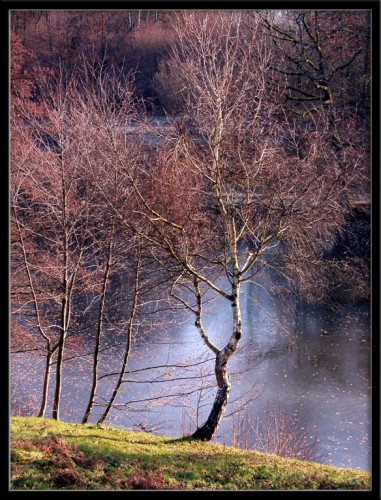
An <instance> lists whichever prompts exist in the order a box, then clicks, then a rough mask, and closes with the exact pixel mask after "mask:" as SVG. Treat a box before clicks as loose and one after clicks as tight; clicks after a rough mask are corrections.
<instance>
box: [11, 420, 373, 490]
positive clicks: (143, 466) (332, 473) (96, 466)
mask: <svg viewBox="0 0 381 500" xmlns="http://www.w3.org/2000/svg"><path fill="white" fill-rule="evenodd" d="M10 475H11V489H12V490H31V489H36V490H49V489H75V490H125V489H127V490H128V489H148V490H150V489H159V490H160V489H161V490H166V489H172V490H182V489H188V490H189V489H190V490H195V489H199V490H245V489H249V490H305V489H309V490H311V489H324V490H331V489H332V490H333V489H334V490H337V489H342V490H349V489H350V490H368V489H369V488H370V477H369V474H367V473H365V472H362V471H356V470H348V469H337V468H335V467H331V466H325V465H318V464H315V463H312V462H302V461H298V460H289V459H283V458H280V457H277V456H274V455H264V454H261V453H257V452H255V451H244V450H239V449H236V448H232V447H226V446H223V445H217V444H210V443H201V442H195V441H188V440H180V439H170V438H166V437H161V436H160V437H158V436H153V435H151V434H147V433H142V432H138V433H137V432H130V431H125V430H119V429H114V428H112V427H107V426H96V425H76V424H68V423H65V422H55V421H53V420H50V419H39V418H21V417H14V418H12V419H11V473H10Z"/></svg>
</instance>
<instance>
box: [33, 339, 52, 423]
mask: <svg viewBox="0 0 381 500" xmlns="http://www.w3.org/2000/svg"><path fill="white" fill-rule="evenodd" d="M55 351H56V350H55V349H53V350H52V351H50V350H49V351H48V354H47V356H46V364H45V375H44V383H43V388H42V401H41V406H40V411H39V412H38V415H37V416H38V417H44V416H45V411H46V404H47V400H48V392H49V382H50V373H51V367H52V357H53V355H54V353H55Z"/></svg>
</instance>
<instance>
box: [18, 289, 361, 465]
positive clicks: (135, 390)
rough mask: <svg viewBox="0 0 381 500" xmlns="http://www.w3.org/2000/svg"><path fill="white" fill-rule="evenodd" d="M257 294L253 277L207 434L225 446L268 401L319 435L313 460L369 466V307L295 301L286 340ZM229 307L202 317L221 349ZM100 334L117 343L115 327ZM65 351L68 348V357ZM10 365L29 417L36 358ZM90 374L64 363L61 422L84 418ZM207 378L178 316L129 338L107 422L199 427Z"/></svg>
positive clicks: (194, 336) (37, 375)
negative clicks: (221, 409)
mask: <svg viewBox="0 0 381 500" xmlns="http://www.w3.org/2000/svg"><path fill="white" fill-rule="evenodd" d="M256 293H257V292H255V290H254V288H253V287H252V285H251V284H247V286H246V287H245V288H244V289H243V295H242V300H241V307H242V319H243V328H244V334H243V338H242V342H241V344H240V347H239V350H238V351H237V353H236V354H235V355H234V357H233V358H232V360H231V363H230V373H231V381H232V392H231V395H230V400H229V405H228V408H227V411H226V418H225V419H224V420H223V423H222V425H221V427H220V429H219V432H218V435H217V436H216V437H215V438H214V441H217V442H220V443H225V444H227V445H229V444H231V443H232V442H234V429H237V425H238V424H237V422H238V421H239V418H240V416H241V418H243V416H246V417H247V418H248V419H249V421H251V422H253V421H255V418H256V417H257V416H258V415H262V416H263V415H265V412H266V411H267V410H268V409H269V407H273V408H275V407H276V408H278V410H279V412H281V413H282V412H283V413H285V412H286V413H287V415H288V416H289V417H290V418H291V419H292V420H293V423H294V424H295V426H296V428H297V429H298V430H299V431H300V432H302V431H304V432H305V433H306V434H307V435H309V434H310V435H311V437H312V436H317V439H318V448H319V453H318V455H319V456H318V458H316V459H317V460H318V461H320V462H322V463H327V464H332V465H335V466H339V467H350V468H359V469H363V470H368V471H369V470H371V463H370V385H371V382H370V380H371V379H370V318H369V307H368V306H367V305H360V306H345V307H343V308H342V309H340V311H335V312H332V311H329V310H327V309H324V308H319V309H316V308H311V307H309V306H299V307H298V308H297V310H296V311H294V312H293V313H292V316H293V320H294V321H293V322H292V325H293V327H292V332H291V333H292V336H291V337H289V336H288V335H286V334H285V333H282V329H279V328H278V326H279V325H277V322H276V321H275V318H274V317H273V314H272V312H271V308H270V306H269V307H267V306H266V304H264V302H263V301H262V305H261V306H259V305H257V304H256V303H255V302H254V301H253V298H257V296H256ZM229 307H230V305H228V306H227V305H226V304H224V302H223V300H219V299H218V300H216V301H215V302H214V305H213V307H212V308H211V309H210V311H209V312H208V314H207V317H206V319H205V327H206V329H207V331H208V332H209V334H210V337H211V339H212V340H213V342H215V343H216V344H217V345H218V346H222V345H223V344H224V342H226V341H227V339H228V336H229V327H230V325H231V319H230V317H229ZM105 341H106V339H105ZM107 341H108V342H109V343H110V345H111V344H113V343H115V341H116V339H115V338H113V335H112V333H110V334H109V335H108V336H107ZM71 355H72V353H70V350H68V351H67V357H69V358H70V357H71ZM122 356H123V344H122V345H120V346H119V347H114V348H110V349H107V350H105V351H103V352H102V357H101V371H100V375H102V374H107V373H112V372H117V371H118V369H119V367H120V363H121V359H122ZM164 365H165V366H164ZM185 365H189V366H187V367H184V366H185ZM150 367H151V368H150ZM152 367H156V368H152ZM142 368H147V369H146V370H145V369H144V370H142ZM11 370H12V371H11V399H12V413H13V414H22V415H28V414H35V408H36V407H37V406H38V402H39V397H40V393H41V381H42V373H43V358H42V357H41V358H40V357H37V356H35V355H32V354H17V355H13V356H12V357H11ZM136 370H140V371H136ZM90 371H91V356H88V357H85V358H74V359H71V360H69V361H67V362H66V363H65V369H64V383H63V388H62V409H61V415H60V417H61V419H62V420H66V421H71V422H80V421H81V419H82V416H83V413H84V409H85V406H86V404H87V402H88V397H89V387H90V383H89V374H90ZM211 375H213V360H212V359H211V355H210V351H208V350H207V349H206V348H205V346H204V345H203V343H202V341H201V339H200V338H199V336H198V332H197V330H196V328H195V327H194V326H193V322H189V323H186V322H182V321H180V319H179V321H178V322H176V323H175V324H174V325H172V327H171V328H168V329H166V330H164V329H163V328H161V327H158V328H157V329H156V330H154V331H153V332H152V333H150V335H149V337H148V338H145V339H137V340H136V341H135V342H134V343H133V346H132V352H131V358H130V362H129V373H128V374H126V376H125V379H126V382H125V383H124V384H123V385H122V389H121V391H120V394H119V397H118V399H117V404H118V405H120V406H116V407H115V408H114V409H113V410H112V411H111V413H110V416H109V418H108V420H107V422H106V423H108V424H110V425H114V426H119V427H128V428H136V429H139V428H141V429H150V430H154V431H155V432H157V433H158V434H164V435H168V436H178V435H180V434H183V433H186V432H189V431H193V430H194V429H195V425H196V422H197V421H198V423H199V424H201V423H202V422H203V421H204V419H205V418H206V417H207V415H208V412H209V409H210V403H211V402H212V401H213V398H214V394H215V389H214V385H213V376H211ZM115 381H116V378H115V377H112V376H111V377H106V378H103V379H102V380H100V382H99V390H98V399H97V402H98V403H99V404H103V403H104V402H105V401H106V400H107V398H108V397H109V396H110V394H111V391H112V388H113V384H114V383H115ZM51 385H53V380H52V384H51ZM209 385H210V387H209ZM52 389H53V388H52V387H51V391H50V394H51V397H50V401H51V399H52ZM150 398H151V399H150ZM152 398H154V399H152ZM243 402H246V406H245V407H244V408H243V409H241V410H240V413H239V415H238V416H237V414H236V415H230V414H231V413H232V412H233V411H234V410H237V409H238V408H239V406H240V405H241V404H242V403H243ZM269 405H270V406H269ZM102 411H103V408H102V406H97V407H95V409H94V411H93V414H92V416H91V418H90V422H94V423H95V422H97V419H98V418H99V416H100V415H101V412H102ZM50 415H51V406H50V407H48V410H47V416H50ZM234 426H235V427H234Z"/></svg>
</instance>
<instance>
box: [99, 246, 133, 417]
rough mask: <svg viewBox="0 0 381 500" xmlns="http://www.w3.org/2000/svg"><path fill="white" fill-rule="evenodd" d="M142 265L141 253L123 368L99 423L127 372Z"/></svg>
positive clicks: (112, 401) (108, 411)
mask: <svg viewBox="0 0 381 500" xmlns="http://www.w3.org/2000/svg"><path fill="white" fill-rule="evenodd" d="M140 266H141V257H140V254H139V259H138V262H137V263H136V269H135V279H134V295H133V298H132V304H131V310H130V316H129V319H128V331H127V339H126V349H125V352H124V358H123V363H122V367H121V370H120V373H119V377H118V381H117V383H116V385H115V389H114V392H113V393H112V396H111V398H110V400H109V402H108V403H107V406H106V409H105V411H104V412H103V415H102V416H101V418H100V419H99V420H98V424H101V423H102V422H104V421H105V420H106V418H107V416H108V414H109V413H110V410H111V408H112V405H113V404H114V401H115V399H116V397H117V395H118V392H119V389H120V386H121V385H122V382H123V377H124V374H125V373H126V369H127V363H128V358H129V355H130V350H131V337H132V330H133V323H134V318H135V315H136V309H137V305H138V295H139V273H140Z"/></svg>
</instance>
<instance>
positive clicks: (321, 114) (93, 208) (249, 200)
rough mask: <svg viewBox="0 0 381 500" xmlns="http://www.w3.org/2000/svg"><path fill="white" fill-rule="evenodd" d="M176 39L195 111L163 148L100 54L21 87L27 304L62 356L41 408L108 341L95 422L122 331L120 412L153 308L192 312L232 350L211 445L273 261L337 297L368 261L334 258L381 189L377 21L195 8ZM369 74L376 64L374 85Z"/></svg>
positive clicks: (18, 242) (20, 232)
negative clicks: (215, 312)
mask: <svg viewBox="0 0 381 500" xmlns="http://www.w3.org/2000/svg"><path fill="white" fill-rule="evenodd" d="M350 16H352V17H351V19H352V21H351V22H352V24H350V19H349V17H350ZM90 17H91V16H90ZM347 17H348V19H347ZM156 21H157V19H156V20H155V22H156ZM46 22H47V21H46ZM359 27H360V28H361V30H359V29H357V28H359ZM171 33H172V35H171V36H172V43H171V47H170V50H169V52H168V54H167V56H166V60H165V64H163V65H161V66H160V68H158V69H159V73H158V75H157V82H161V85H162V86H164V87H165V82H166V81H168V71H175V72H176V73H175V75H174V78H175V81H176V84H175V85H173V86H172V87H171V88H169V89H168V90H169V92H176V95H173V96H172V98H168V99H167V100H166V102H167V103H170V102H171V99H172V102H174V101H176V102H177V103H179V106H177V109H181V113H182V116H181V117H177V118H176V119H175V120H174V119H173V118H172V120H173V121H175V122H176V123H177V125H176V126H174V127H170V128H168V131H167V132H165V131H164V132H162V133H161V137H160V138H159V140H157V141H153V142H151V143H150V141H147V140H145V139H144V135H143V136H142V135H139V134H137V133H131V131H133V130H134V127H135V128H136V124H137V123H139V124H140V127H141V128H143V129H144V130H145V131H146V132H147V134H148V135H149V134H151V135H152V134H153V132H152V131H151V132H150V126H149V122H148V120H146V117H145V116H144V114H143V112H142V107H141V106H140V105H138V103H137V100H136V95H135V94H134V86H133V78H134V75H133V74H132V73H128V74H127V76H126V73H125V71H124V69H123V68H122V69H120V68H119V69H118V68H117V67H116V66H112V67H111V66H110V65H109V66H107V65H105V64H102V63H101V64H99V63H97V61H96V60H95V59H94V58H93V59H89V58H88V57H85V58H84V59H83V60H82V61H81V62H80V63H79V64H78V65H77V67H76V68H75V70H74V71H71V72H69V71H67V70H66V71H64V70H63V68H62V67H61V70H60V71H56V72H55V73H54V72H49V71H43V70H41V71H40V72H39V75H38V85H37V88H35V89H33V92H35V94H34V95H32V90H31V89H30V86H29V84H28V87H27V90H28V91H27V92H25V91H24V92H21V90H20V87H18V86H16V88H14V89H13V97H12V101H13V107H12V117H11V118H12V158H11V224H12V226H11V227H12V241H11V244H12V260H11V272H12V303H13V304H14V307H13V311H12V312H13V315H14V316H15V317H16V316H17V315H19V314H21V313H23V314H28V315H29V318H30V320H31V333H32V335H33V338H34V339H35V346H36V347H37V348H38V349H40V350H43V352H44V353H45V357H46V370H45V378H44V384H43V394H42V401H41V407H40V411H39V413H38V414H39V415H40V416H42V415H44V414H45V410H46V404H47V397H48V388H49V383H50V378H51V373H52V370H53V365H54V374H55V377H54V378H55V380H54V387H55V392H54V401H53V413H52V416H53V418H56V419H58V418H59V408H60V401H61V388H62V373H63V372H62V370H63V364H64V362H65V346H66V345H67V343H68V342H70V338H81V336H83V337H84V336H85V335H89V334H90V332H91V335H90V338H93V339H94V348H93V351H92V368H91V373H92V384H91V390H90V394H89V400H88V404H87V408H86V409H85V411H84V416H83V422H87V421H88V419H89V416H90V414H91V412H92V411H93V408H94V405H95V404H97V389H98V383H99V381H100V377H99V373H98V367H99V356H100V351H101V349H102V339H103V335H104V332H105V331H106V330H107V329H109V328H115V329H119V330H120V332H121V335H123V343H124V351H123V352H124V354H123V359H122V362H121V366H120V369H119V371H118V372H117V374H116V375H117V376H116V381H115V386H114V390H113V391H112V394H111V396H110V399H109V401H107V402H106V403H105V404H104V412H103V414H102V416H101V417H100V421H101V422H102V421H104V420H105V419H106V418H107V416H108V414H109V412H110V410H111V408H112V407H113V405H115V400H116V398H117V395H118V391H119V389H120V387H121V385H122V383H123V381H124V377H125V374H126V371H127V363H128V358H129V353H130V350H131V343H132V339H133V336H134V335H136V334H137V331H138V326H139V324H140V322H141V321H144V320H145V318H146V316H145V312H146V313H147V314H148V311H152V304H153V303H155V304H156V305H157V304H158V303H159V302H160V301H166V302H167V303H168V304H171V305H172V306H171V307H174V304H177V305H178V306H181V307H182V308H184V309H185V310H186V311H187V312H188V313H189V314H190V315H191V316H192V317H193V322H194V325H195V329H194V330H195V331H194V334H195V335H197V334H198V335H199V338H200V340H201V341H203V343H204V345H205V347H206V349H207V350H208V351H209V353H210V357H211V358H212V359H214V375H215V385H216V388H217V391H216V395H215V399H214V402H213V404H212V405H211V408H210V412H209V416H208V418H207V419H206V420H205V422H203V423H201V424H200V425H198V426H197V429H196V430H195V431H194V432H193V434H192V437H193V438H197V439H204V440H209V439H211V438H212V436H213V435H214V434H215V432H216V430H217V429H218V426H219V423H220V421H221V419H222V417H223V415H224V412H225V409H226V406H227V403H228V398H229V393H230V390H231V382H230V377H229V371H228V365H229V360H230V358H231V357H232V356H233V355H234V354H235V353H236V351H237V349H239V345H240V341H241V338H242V337H243V336H244V335H245V332H244V331H243V328H242V318H241V308H240V297H241V290H242V286H243V285H244V284H245V283H247V282H251V283H253V284H255V285H256V286H258V287H261V286H262V285H261V281H260V278H261V275H262V274H263V273H264V272H265V271H266V272H268V271H269V270H270V271H271V272H273V273H276V274H277V275H278V276H279V279H280V280H281V282H282V283H283V284H284V290H286V291H287V294H286V295H287V297H288V298H289V300H291V298H294V299H295V298H296V297H299V298H302V299H311V300H313V299H320V298H321V297H322V296H323V294H324V291H325V290H326V289H327V286H328V284H329V280H330V279H331V278H332V275H333V274H335V273H336V275H337V276H338V277H340V278H342V277H343V276H344V277H345V276H347V275H348V270H349V269H352V268H353V265H352V264H353V262H352V261H351V260H350V259H346V260H345V259H341V260H337V259H331V260H330V261H329V262H328V261H327V260H326V259H325V258H324V257H325V252H326V250H327V248H330V247H331V246H332V244H334V243H335V242H336V241H337V240H338V238H339V237H340V235H341V233H342V232H343V230H344V228H345V224H346V221H347V217H348V215H349V214H350V213H351V206H352V204H353V200H354V199H355V197H356V196H358V194H359V193H361V194H363V193H365V194H366V192H367V191H366V189H367V186H366V182H367V176H368V171H367V168H368V164H369V140H368V139H369V138H368V134H369V130H368V123H367V113H366V112H364V108H363V106H365V103H368V99H369V97H368V94H369V85H368V82H367V78H368V72H369V60H368V59H369V53H368V52H369V45H367V44H368V37H369V21H368V20H367V14H366V13H362V12H359V13H348V12H342V13H340V12H333V13H329V12H317V13H312V12H308V13H299V12H298V13H285V12H281V13H279V12H278V13H274V14H270V13H261V12H234V11H233V12H211V13H201V12H187V13H181V14H180V15H178V16H177V17H176V19H175V22H173V24H172V28H171ZM340 37H341V38H340ZM361 37H363V38H361ZM338 39H340V40H341V41H342V42H343V48H342V50H341V52H340V54H338V55H337V54H336V52H334V46H336V43H337V40H338ZM360 39H361V40H363V42H361V48H362V50H363V52H364V53H363V54H362V52H361V53H360V51H359V42H360ZM344 42H345V43H344ZM13 43H14V47H15V48H16V49H17V48H19V52H18V53H19V54H21V55H20V57H21V59H22V50H21V48H20V45H19V42H17V40H16V39H15V40H14V42H13ZM360 54H362V58H361V61H360ZM101 55H102V58H103V59H101V61H104V57H105V54H104V53H103V54H101ZM21 66H22V65H21ZM21 66H20V67H21ZM353 68H355V69H356V71H360V72H362V74H363V79H362V81H361V84H360V85H359V86H358V87H356V92H357V91H358V93H357V94H356V95H354V94H355V93H354V92H352V83H353V80H351V78H353V75H352V73H351V71H352V70H353ZM14 70H15V74H14V78H15V79H16V76H17V75H20V74H21V72H22V70H21V69H20V68H19V67H18V66H17V67H15V68H14ZM24 76H25V75H24ZM15 81H16V80H15ZM351 82H352V83H351ZM349 92H350V93H351V95H352V99H351V100H349V97H348V93H349ZM356 99H357V100H358V101H356ZM32 102H35V103H37V104H38V107H37V109H36V105H35V104H34V105H33V106H31V103H32ZM360 103H361V104H360ZM359 106H360V108H361V110H360V109H359ZM167 112H168V113H170V112H171V109H168V110H167ZM356 265H357V266H358V261H356ZM357 270H358V267H357ZM358 274H359V275H360V274H361V275H363V274H364V273H363V270H361V272H358ZM121 275H125V276H128V277H129V286H128V287H127V291H126V290H124V291H123V289H122V287H121V286H119V285H118V284H117V282H118V280H117V276H121ZM275 292H276V290H275V289H269V290H266V293H268V294H269V295H274V294H275ZM212 296H218V297H221V298H222V299H224V300H226V303H227V304H229V308H230V310H231V324H232V327H231V328H230V327H228V326H227V327H226V331H224V332H223V337H224V339H225V340H224V341H223V343H222V344H221V345H216V344H215V343H214V342H213V341H212V340H211V338H210V335H209V333H208V331H207V329H206V328H205V326H204V310H205V304H206V303H207V302H208V301H209V300H210V298H211V297H212ZM147 322H149V320H147ZM229 328H230V329H229ZM15 332H16V327H15ZM15 336H16V333H15ZM17 338H20V333H19V334H18V335H17ZM112 371H113V372H114V375H115V370H114V369H113V370H112Z"/></svg>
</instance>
